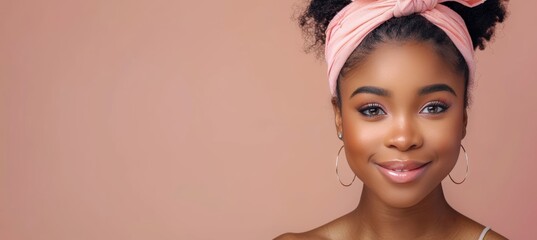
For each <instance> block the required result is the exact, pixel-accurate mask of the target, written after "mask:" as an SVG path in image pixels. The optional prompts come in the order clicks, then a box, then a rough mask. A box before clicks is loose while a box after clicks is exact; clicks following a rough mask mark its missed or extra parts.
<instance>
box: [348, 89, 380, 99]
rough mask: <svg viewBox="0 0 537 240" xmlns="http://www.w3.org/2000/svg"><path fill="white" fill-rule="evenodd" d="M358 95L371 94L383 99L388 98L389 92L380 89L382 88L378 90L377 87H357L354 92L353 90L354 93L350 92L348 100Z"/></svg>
mask: <svg viewBox="0 0 537 240" xmlns="http://www.w3.org/2000/svg"><path fill="white" fill-rule="evenodd" d="M358 93H371V94H375V95H379V96H383V97H388V96H390V92H389V91H388V90H386V89H382V88H378V87H372V86H364V87H359V88H357V89H356V90H354V92H352V94H351V97H350V98H352V97H353V96H354V95H356V94H358Z"/></svg>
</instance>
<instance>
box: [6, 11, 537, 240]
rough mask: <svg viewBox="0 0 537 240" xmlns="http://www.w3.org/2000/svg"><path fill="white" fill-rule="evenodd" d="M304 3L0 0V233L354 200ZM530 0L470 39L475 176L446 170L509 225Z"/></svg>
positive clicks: (199, 224)
mask: <svg viewBox="0 0 537 240" xmlns="http://www.w3.org/2000/svg"><path fill="white" fill-rule="evenodd" d="M302 5H303V3H302V2H301V1H246V0H228V1H183V0H182V1H170V0H138V1H122V0H96V1H72V0H49V1H35V0H34V1H32V0H1V1H0V239H6V240H30V239H42V240H63V239H65V240H67V239H114V240H123V239H125V240H126V239H129V240H130V239H132V240H138V239H162V240H165V239H189V240H197V239H271V238H273V237H275V236H277V235H279V234H281V233H283V232H288V231H294V232H296V231H304V230H308V229H311V228H313V227H316V226H319V225H321V224H323V223H326V222H328V221H330V220H332V219H334V218H336V217H339V216H341V215H343V214H345V213H347V212H348V211H351V210H352V209H353V208H354V207H355V206H356V204H357V203H358V199H359V196H360V188H361V186H360V183H359V182H357V183H355V184H354V185H353V186H352V187H350V188H344V187H342V186H340V185H339V182H338V181H337V180H336V176H335V173H334V161H335V156H336V153H337V150H338V149H339V146H340V145H339V144H340V142H339V141H338V139H337V137H336V131H335V127H334V122H333V113H332V109H331V105H330V94H329V90H328V83H327V81H326V77H325V76H326V75H325V72H326V67H325V65H324V63H323V62H322V61H320V60H316V59H315V57H314V55H311V54H310V55H306V54H305V53H304V52H303V39H302V36H301V33H300V30H299V29H298V27H297V26H296V23H295V22H294V21H293V19H292V17H293V15H294V14H295V13H296V11H297V8H298V7H300V6H302ZM535 9H537V1H511V3H510V4H509V10H510V16H509V18H508V20H507V22H506V23H505V24H504V25H502V26H501V27H499V28H498V33H497V36H496V38H495V41H494V42H493V43H492V44H490V45H489V47H488V49H487V50H486V51H484V52H479V53H478V55H477V58H478V71H477V84H476V86H475V89H474V92H473V104H472V106H471V110H470V113H469V128H468V135H467V137H466V139H465V140H464V141H463V144H464V145H465V147H466V149H467V151H468V155H469V157H470V164H471V165H470V171H471V172H470V176H469V179H468V180H467V181H466V182H465V183H464V184H462V185H455V184H453V183H451V181H449V179H447V180H445V181H444V186H445V190H446V195H447V198H448V200H449V202H450V203H451V204H452V205H453V206H454V207H455V208H456V209H458V210H460V211H461V212H463V213H465V214H466V215H468V216H469V217H471V218H473V219H475V220H477V221H479V222H480V223H482V224H484V225H488V226H491V227H492V228H493V229H494V230H496V231H498V232H500V233H502V234H504V235H505V236H507V237H509V238H512V239H531V238H532V237H535V236H537V228H535V227H532V226H533V224H534V223H535V218H536V217H537V207H536V205H535V203H536V202H537V188H536V187H535V185H536V183H537V182H536V179H535V171H536V169H537V158H536V155H537V126H536V122H537V95H536V94H535V89H536V88H537V79H536V78H537V77H536V75H537V66H536V62H535V58H536V57H537V46H536V43H537V33H536V32H535V31H534V28H535V25H536V24H537V15H536V14H535ZM461 156H462V154H461ZM460 159H463V158H462V157H461V158H460ZM345 167H346V165H344V166H343V169H346V168H345ZM453 175H454V177H456V178H458V179H460V178H462V177H463V175H464V162H463V161H459V163H458V164H457V165H456V166H455V169H454V170H453ZM342 177H343V178H344V179H346V180H347V179H349V178H350V172H348V171H345V170H343V173H342Z"/></svg>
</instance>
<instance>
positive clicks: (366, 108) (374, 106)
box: [358, 101, 450, 118]
mask: <svg viewBox="0 0 537 240" xmlns="http://www.w3.org/2000/svg"><path fill="white" fill-rule="evenodd" d="M430 107H432V108H433V109H437V108H438V107H440V108H442V110H440V111H438V112H436V113H430V114H440V113H443V112H445V111H447V110H448V109H449V107H450V106H449V105H448V104H445V103H443V102H441V101H432V102H429V103H428V104H427V105H425V106H424V107H423V108H422V109H421V110H420V113H421V112H422V111H423V110H425V109H427V108H430ZM373 109H374V110H377V111H381V112H382V114H386V112H385V111H384V109H382V106H381V105H380V104H378V103H368V104H366V105H365V106H363V107H362V108H360V109H359V110H358V111H359V112H360V113H361V114H362V115H363V116H365V117H367V118H374V117H377V116H379V115H380V114H381V113H375V114H371V113H369V114H367V113H366V111H370V110H373Z"/></svg>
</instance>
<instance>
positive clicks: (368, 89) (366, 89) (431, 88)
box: [350, 83, 457, 98]
mask: <svg viewBox="0 0 537 240" xmlns="http://www.w3.org/2000/svg"><path fill="white" fill-rule="evenodd" d="M441 91H446V92H449V93H451V94H453V95H455V96H457V94H456V93H455V90H453V88H451V87H450V86H448V85H446V84H443V83H438V84H432V85H427V86H425V87H422V88H421V89H420V90H419V91H418V95H420V96H422V95H426V94H430V93H434V92H441ZM359 93H370V94H375V95H379V96H383V97H389V96H390V95H391V93H390V91H388V90H386V89H383V88H379V87H373V86H363V87H359V88H357V89H356V90H354V92H352V94H351V96H350V98H352V97H353V96H354V95H356V94H359Z"/></svg>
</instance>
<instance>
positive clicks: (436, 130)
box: [334, 42, 466, 207]
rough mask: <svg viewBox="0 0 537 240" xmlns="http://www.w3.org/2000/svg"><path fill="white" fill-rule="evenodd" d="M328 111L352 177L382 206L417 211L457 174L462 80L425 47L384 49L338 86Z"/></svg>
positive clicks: (389, 45)
mask: <svg viewBox="0 0 537 240" xmlns="http://www.w3.org/2000/svg"><path fill="white" fill-rule="evenodd" d="M340 100H341V101H342V104H341V109H339V108H338V107H337V105H334V109H335V113H336V127H337V130H338V132H342V133H343V141H344V144H345V154H346V157H347V160H348V162H349V165H350V167H351V169H352V170H353V171H354V173H355V174H356V175H357V176H358V177H359V178H360V180H362V182H363V183H364V187H366V188H368V189H369V190H371V191H372V192H373V193H374V194H376V196H377V197H379V198H380V199H381V200H382V201H383V202H385V203H386V204H388V205H390V206H394V207H409V206H413V205H415V204H417V203H418V202H420V201H421V200H422V199H423V198H425V197H426V196H427V195H428V194H429V193H431V191H432V190H433V189H434V188H435V187H437V186H438V184H440V182H441V181H442V179H444V178H445V177H446V176H447V174H448V173H449V172H450V171H451V169H452V168H453V167H454V166H455V163H456V162H457V158H458V155H459V151H460V143H461V140H462V139H463V138H464V136H465V129H466V109H465V107H464V77H463V76H462V74H460V73H457V72H455V71H454V70H453V68H452V67H451V66H450V65H448V63H446V62H445V61H444V60H443V59H441V57H440V56H439V55H438V54H437V53H436V52H435V49H434V48H433V46H432V45H431V44H429V43H417V42H408V43H384V44H381V45H379V46H378V47H377V48H376V50H374V52H372V53H371V54H370V55H369V56H368V57H367V58H366V59H365V60H364V61H363V62H361V63H360V65H359V66H358V67H356V68H355V69H353V70H351V71H350V72H349V73H347V74H346V76H345V77H344V79H342V80H341V81H340Z"/></svg>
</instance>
